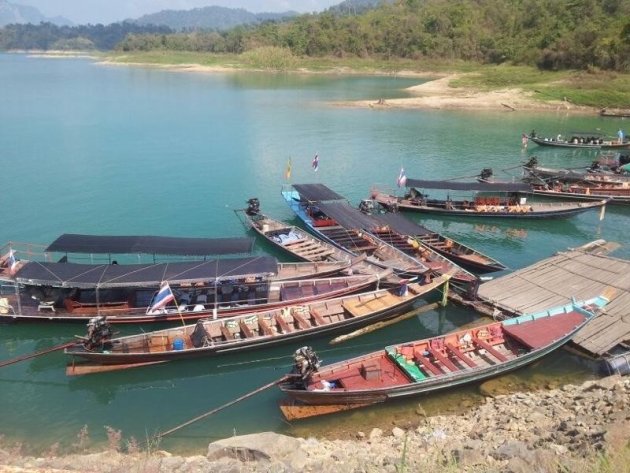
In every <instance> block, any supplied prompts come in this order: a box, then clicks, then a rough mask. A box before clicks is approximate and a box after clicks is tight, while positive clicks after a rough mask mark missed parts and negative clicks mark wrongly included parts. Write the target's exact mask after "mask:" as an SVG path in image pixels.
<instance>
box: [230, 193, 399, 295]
mask: <svg viewBox="0 0 630 473" xmlns="http://www.w3.org/2000/svg"><path fill="white" fill-rule="evenodd" d="M236 212H237V213H242V214H243V215H244V217H245V222H246V225H247V226H248V227H249V228H251V229H252V230H254V231H255V232H256V233H257V234H258V235H260V236H261V237H262V238H264V239H265V241H267V242H268V243H270V244H271V245H273V246H275V247H276V248H279V249H281V250H282V251H284V252H285V253H287V254H289V255H291V256H292V257H294V258H297V259H299V260H302V261H309V262H313V263H316V262H321V261H329V262H347V261H350V262H351V264H350V268H349V271H351V272H352V273H353V274H376V273H379V272H380V271H381V270H382V267H381V266H377V265H375V264H373V263H370V262H369V261H367V260H366V258H365V255H361V256H358V257H356V256H353V255H352V254H351V253H349V252H348V251H346V250H342V249H341V248H338V247H337V246H335V245H332V244H330V243H328V242H327V241H324V240H322V239H320V238H317V237H315V236H314V235H311V234H310V233H309V232H307V231H305V230H303V229H301V228H298V227H296V226H294V225H290V224H288V223H285V222H281V221H279V220H275V219H273V218H271V217H269V216H268V215H265V214H263V213H262V212H261V211H260V202H259V200H258V199H257V198H252V199H249V200H248V207H247V209H241V210H237V211H236ZM388 279H389V280H391V282H398V281H399V280H400V278H397V277H396V276H394V275H391V276H389V277H388Z"/></svg>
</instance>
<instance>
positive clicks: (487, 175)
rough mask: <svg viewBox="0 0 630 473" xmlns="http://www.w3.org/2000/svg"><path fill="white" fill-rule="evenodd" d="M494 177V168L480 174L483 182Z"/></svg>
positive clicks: (486, 169) (484, 169)
mask: <svg viewBox="0 0 630 473" xmlns="http://www.w3.org/2000/svg"><path fill="white" fill-rule="evenodd" d="M493 175H494V172H493V171H492V168H483V169H482V170H481V172H480V173H479V179H480V180H481V181H487V180H489V179H490V178H491V177H492V176H493Z"/></svg>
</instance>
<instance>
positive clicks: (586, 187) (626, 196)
mask: <svg viewBox="0 0 630 473" xmlns="http://www.w3.org/2000/svg"><path fill="white" fill-rule="evenodd" d="M531 186H532V193H533V194H535V195H542V196H546V197H553V198H557V199H568V200H574V201H578V202H580V201H581V202H601V199H606V203H608V204H615V205H616V204H621V205H627V204H630V187H624V186H603V185H594V184H578V183H566V184H562V183H559V184H555V185H553V184H532V185H531Z"/></svg>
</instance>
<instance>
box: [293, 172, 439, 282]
mask: <svg viewBox="0 0 630 473" xmlns="http://www.w3.org/2000/svg"><path fill="white" fill-rule="evenodd" d="M282 195H283V197H284V199H285V200H286V202H287V203H288V204H289V206H290V207H291V209H292V210H293V211H294V212H295V214H296V215H297V216H298V218H300V220H302V221H303V222H304V223H305V224H306V225H307V227H308V228H309V229H310V230H311V231H313V232H314V233H315V234H316V235H318V236H319V237H320V238H322V239H323V240H325V241H328V242H330V243H331V244H333V245H335V246H337V247H338V248H340V249H342V250H344V251H347V252H350V253H351V254H352V255H354V256H358V255H362V254H365V255H367V260H368V261H369V262H370V263H373V264H376V265H378V266H381V267H383V268H391V269H392V270H394V271H395V272H396V273H397V274H399V275H401V276H409V277H413V276H418V275H421V274H424V273H426V272H428V271H430V268H429V267H428V265H426V264H424V263H423V262H421V261H420V260H418V259H416V258H414V257H412V256H410V255H408V254H406V253H404V252H402V251H400V250H399V249H397V248H395V247H393V246H392V245H389V244H388V243H386V242H384V241H382V240H380V239H378V238H377V237H376V236H375V235H372V234H371V233H369V232H368V231H366V230H365V229H364V228H363V224H362V223H361V220H362V219H363V218H364V217H365V216H364V215H363V214H362V213H361V212H360V211H359V210H357V209H354V208H352V207H351V206H350V205H348V204H347V203H346V202H345V199H344V198H343V197H342V196H340V195H339V194H337V193H336V192H334V191H333V190H331V189H329V188H328V187H326V186H325V185H323V184H295V185H294V186H293V188H292V189H290V190H284V189H283V191H282ZM335 210H338V211H340V212H343V213H344V214H345V215H346V217H347V218H348V220H350V221H354V222H356V223H355V224H353V225H350V224H349V223H348V221H346V222H345V225H342V224H340V223H339V222H338V221H337V220H340V217H339V216H338V215H337V218H333V217H332V216H330V215H327V214H326V212H328V213H330V214H332V213H333V212H335ZM335 214H337V212H335Z"/></svg>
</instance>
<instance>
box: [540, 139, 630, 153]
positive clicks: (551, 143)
mask: <svg viewBox="0 0 630 473" xmlns="http://www.w3.org/2000/svg"><path fill="white" fill-rule="evenodd" d="M528 138H529V140H530V141H533V142H534V143H536V144H537V145H539V146H547V147H552V148H577V149H593V150H599V149H626V148H630V142H624V143H613V142H604V143H601V144H587V143H571V142H568V141H550V140H544V139H540V138H536V137H532V136H529V137H528Z"/></svg>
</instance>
